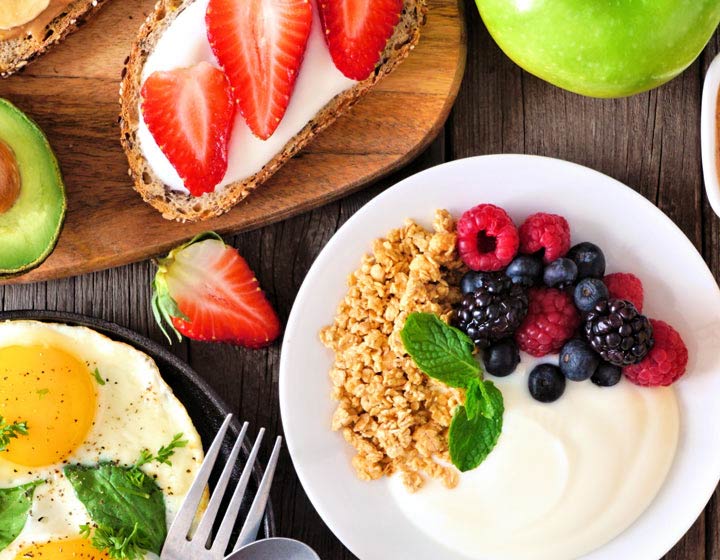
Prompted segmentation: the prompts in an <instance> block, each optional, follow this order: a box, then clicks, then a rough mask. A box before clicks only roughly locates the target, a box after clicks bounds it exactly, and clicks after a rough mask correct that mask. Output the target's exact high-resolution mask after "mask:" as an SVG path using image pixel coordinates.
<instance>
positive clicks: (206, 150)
mask: <svg viewBox="0 0 720 560" xmlns="http://www.w3.org/2000/svg"><path fill="white" fill-rule="evenodd" d="M141 95H142V102H141V110H142V115H143V119H144V120H145V123H146V124H147V127H148V129H149V130H150V133H151V134H152V135H153V138H154V139H155V142H157V145H158V146H159V147H160V149H161V150H162V152H163V154H165V157H167V158H168V160H169V161H170V163H171V164H172V165H173V167H174V168H175V170H176V171H177V172H178V175H180V177H181V178H182V180H183V182H184V183H185V186H186V187H187V189H188V190H189V191H190V194H192V195H193V196H200V195H201V194H203V193H206V192H212V191H213V190H215V187H216V186H217V184H218V183H219V182H220V181H222V178H223V177H224V176H225V172H226V171H227V165H228V143H229V142H230V133H231V131H232V125H233V121H234V119H235V104H234V103H233V101H232V90H231V88H230V84H229V83H228V81H227V78H226V77H225V74H223V73H222V72H221V71H220V70H218V69H217V68H215V67H214V66H213V65H212V64H210V63H208V62H201V63H199V64H196V65H195V66H191V67H190V68H178V69H176V70H170V71H168V72H153V73H152V74H151V75H150V77H148V79H147V80H145V83H144V84H143V87H142V92H141Z"/></svg>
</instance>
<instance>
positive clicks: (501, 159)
mask: <svg viewBox="0 0 720 560" xmlns="http://www.w3.org/2000/svg"><path fill="white" fill-rule="evenodd" d="M485 163H487V164H489V165H494V164H497V165H501V166H502V165H507V166H509V168H512V167H513V166H531V167H532V166H539V167H541V168H542V167H543V166H547V167H548V168H556V169H557V170H561V169H562V168H565V169H566V170H572V171H574V172H581V173H583V174H586V175H587V176H588V177H591V176H593V177H594V178H595V179H596V180H599V181H601V182H603V183H604V184H605V185H606V187H607V188H608V189H611V190H612V189H614V190H615V191H616V192H617V193H618V194H622V195H623V196H626V197H627V198H628V199H631V200H634V201H635V202H636V203H638V204H640V205H642V206H645V207H646V208H647V210H648V211H649V212H650V213H651V214H652V215H653V219H655V220H657V221H658V222H659V223H660V224H662V226H663V227H665V228H669V229H670V230H672V232H673V234H674V235H675V236H676V237H678V239H679V242H680V243H682V244H683V245H684V249H685V250H686V253H687V255H686V256H688V257H689V258H690V259H691V260H693V261H694V262H695V264H696V266H697V268H698V269H699V270H702V271H703V272H702V275H703V278H702V280H703V281H704V282H707V281H710V282H711V283H712V286H713V287H714V288H713V290H714V294H715V298H714V300H715V303H716V304H717V302H719V301H720V288H719V287H718V286H717V283H716V281H715V279H714V277H713V276H712V273H711V272H710V270H709V269H708V267H707V265H706V263H705V261H704V260H703V258H702V256H701V255H700V254H699V253H698V252H697V250H696V248H695V247H694V245H693V244H692V243H691V242H690V240H689V239H688V238H687V237H686V236H685V234H684V233H683V232H682V230H680V228H679V227H678V226H677V225H676V224H675V223H674V222H673V221H672V220H670V218H669V217H667V216H666V215H665V214H664V213H663V212H662V211H660V210H659V209H658V208H657V207H655V206H654V205H653V204H652V203H650V202H649V201H648V200H646V199H645V198H644V197H643V196H642V195H640V194H639V193H637V192H636V191H634V190H632V189H630V188H628V187H627V186H625V185H624V184H622V183H621V182H619V181H617V180H615V179H613V178H611V177H609V176H607V175H605V174H603V173H600V172H598V171H595V170H592V169H590V168H587V167H584V166H581V165H579V164H575V163H572V162H567V161H563V160H559V159H554V158H548V157H544V156H529V155H524V154H496V155H484V156H475V157H470V158H465V159H461V160H455V161H452V162H447V163H444V164H441V165H438V166H435V167H432V168H429V169H426V170H424V171H422V172H420V173H417V174H415V175H413V176H410V177H408V178H406V179H404V180H403V181H401V182H399V183H397V184H396V185H394V186H393V187H391V188H389V189H387V190H386V191H384V192H383V193H381V194H380V195H378V196H377V197H375V198H374V199H372V200H371V201H369V202H368V203H367V204H366V205H365V206H363V207H362V208H361V209H360V210H358V211H357V212H356V213H355V214H354V215H353V216H352V217H351V218H349V219H348V220H347V222H346V223H345V224H343V226H342V227H341V228H339V230H338V231H337V232H336V233H335V235H334V236H333V237H332V238H331V239H330V241H329V242H328V243H327V245H326V246H325V247H324V248H323V250H322V251H321V252H320V254H319V255H318V257H317V259H316V260H315V262H314V264H313V265H312V267H311V268H310V270H309V272H308V274H307V276H306V278H305V280H304V282H303V284H302V286H301V288H300V290H299V291H298V295H297V297H296V300H295V304H294V305H293V309H292V311H291V313H290V317H289V319H288V323H287V328H286V331H285V332H286V335H285V341H284V343H283V349H282V350H283V351H282V352H281V358H280V377H279V396H280V410H281V416H282V419H283V425H284V429H285V436H286V440H287V444H288V449H289V452H290V455H291V457H292V460H293V464H294V466H295V470H296V472H297V474H298V478H299V479H300V482H301V484H302V485H303V488H304V489H305V491H306V493H307V495H308V497H309V498H310V500H311V502H312V503H313V505H314V506H315V508H316V510H317V511H318V513H319V514H320V516H321V517H322V518H323V520H324V521H325V523H326V524H327V525H328V527H329V528H330V529H331V530H332V531H333V533H334V534H335V535H336V536H337V537H338V538H339V539H340V540H341V541H342V542H343V544H345V546H347V547H348V548H349V549H350V550H351V551H352V552H353V553H354V554H356V555H357V556H359V557H360V558H363V556H362V554H361V553H362V550H360V548H359V547H358V546H357V545H358V538H357V537H354V536H353V535H352V534H351V533H352V531H349V530H348V529H347V528H345V527H341V526H338V525H337V524H336V523H334V521H333V519H332V517H331V515H330V513H329V511H328V508H327V507H326V503H325V500H324V498H323V496H322V492H321V491H320V488H319V486H317V485H314V484H312V482H311V481H310V480H309V479H308V477H307V473H306V472H305V468H304V465H303V464H302V463H300V462H299V461H297V460H296V457H297V451H298V449H297V442H296V437H297V432H296V431H295V427H294V426H292V423H290V422H286V419H287V418H288V416H290V412H291V398H292V394H291V393H290V392H289V389H290V388H289V386H288V378H289V373H288V372H289V371H290V370H291V367H292V364H291V363H290V361H289V360H290V359H289V358H288V353H287V352H286V351H285V350H286V346H287V345H288V341H289V340H291V339H292V338H293V335H294V333H295V332H296V331H297V330H298V329H301V328H302V320H303V318H302V317H301V315H300V313H299V311H298V310H299V308H300V307H301V305H300V304H301V302H303V301H304V300H305V299H306V297H307V294H308V292H309V291H310V290H312V289H313V282H314V280H315V277H316V276H317V275H318V274H320V272H321V270H322V268H323V267H324V266H326V265H327V264H328V263H329V262H330V260H331V259H332V255H333V253H334V252H335V251H336V249H337V248H338V247H339V246H341V245H342V243H343V241H344V237H345V235H347V232H350V231H351V230H352V229H353V228H354V227H355V225H356V224H358V223H360V222H362V221H363V220H365V217H366V216H367V215H369V214H371V213H372V212H373V211H374V210H375V209H377V208H379V207H381V206H382V205H383V204H384V203H385V201H386V200H387V199H389V198H390V197H392V196H394V194H395V193H396V191H398V190H401V189H406V188H408V187H409V186H410V185H412V184H413V183H414V182H417V181H419V180H420V179H422V178H426V177H429V176H431V175H434V174H437V173H441V172H443V171H449V170H451V169H454V168H460V169H462V168H464V167H466V166H467V167H468V168H473V167H474V166H475V165H479V166H480V167H482V166H483V165H484V164H485ZM544 170H545V171H547V169H544ZM479 202H482V201H478V203H479ZM429 211H430V212H432V211H433V209H429ZM405 217H406V215H404V214H403V213H402V212H401V211H399V212H398V216H397V225H398V226H399V225H400V224H401V223H402V221H403V220H404V218H405ZM384 233H386V232H382V231H381V232H377V235H376V236H375V237H378V236H382V235H384ZM368 250H369V247H368ZM361 256H362V255H361V254H358V255H357V256H356V257H357V259H356V260H357V263H359V259H360V258H361ZM348 272H349V271H348ZM336 303H337V302H336ZM318 344H320V343H319V341H318ZM323 373H325V374H326V372H323ZM329 388H330V384H329V383H328V393H329ZM328 398H329V396H328ZM328 431H330V430H329V427H328ZM344 445H345V444H344ZM714 451H715V454H714V456H713V457H712V462H711V463H705V467H704V469H703V471H702V477H699V478H702V483H701V484H700V485H699V486H701V487H702V491H700V492H695V495H694V497H693V500H692V502H691V503H689V502H686V503H685V508H684V511H685V512H686V513H685V515H684V517H683V520H682V522H677V523H674V524H673V525H672V526H670V527H663V531H662V532H661V533H660V534H659V537H660V538H658V535H653V538H654V543H644V544H647V546H648V547H647V548H645V549H644V550H643V551H642V558H643V559H645V558H647V559H657V558H660V557H662V556H663V555H664V554H665V553H666V552H667V551H669V550H670V549H671V548H672V547H673V546H674V545H675V544H676V543H677V542H678V541H679V540H680V539H681V538H682V536H683V535H684V534H685V533H686V532H687V531H688V530H689V529H690V527H691V526H692V525H693V523H694V522H695V520H696V519H697V517H698V516H699V515H700V514H701V513H702V511H703V509H704V508H705V506H706V504H707V502H708V501H709V500H710V498H711V497H712V495H713V493H714V491H715V488H716V486H717V484H718V481H720V453H719V452H718V451H720V446H718V449H717V450H714ZM679 452H680V451H678V453H679ZM673 468H674V467H673ZM671 471H672V469H671ZM661 492H662V490H661ZM687 511H691V512H692V513H691V514H688V513H687ZM646 514H647V512H645V513H643V514H642V515H641V516H640V518H639V519H638V521H639V520H640V519H643V518H644V517H645V516H646ZM633 526H634V524H633ZM633 526H631V527H630V528H628V529H627V530H626V531H625V532H623V533H622V534H621V535H619V536H618V537H617V538H616V539H615V540H613V541H610V543H607V544H606V545H604V546H602V547H600V548H598V549H596V550H594V551H592V552H590V553H588V554H587V555H586V556H583V558H587V559H588V560H591V559H592V560H600V559H603V560H604V559H606V558H607V559H608V560H609V559H610V558H612V556H607V554H606V553H604V551H605V549H606V548H609V547H610V546H611V545H612V544H613V543H615V541H616V540H618V539H619V538H620V537H622V536H623V535H624V534H625V533H627V532H629V531H630V529H632V527H633ZM635 558H636V560H640V558H641V556H639V555H637V556H635Z"/></svg>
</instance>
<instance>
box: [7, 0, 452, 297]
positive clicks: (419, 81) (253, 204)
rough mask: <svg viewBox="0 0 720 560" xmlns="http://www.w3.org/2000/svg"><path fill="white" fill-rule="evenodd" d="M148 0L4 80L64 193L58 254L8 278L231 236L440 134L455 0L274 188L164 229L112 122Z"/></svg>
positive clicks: (373, 173)
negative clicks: (48, 150)
mask: <svg viewBox="0 0 720 560" xmlns="http://www.w3.org/2000/svg"><path fill="white" fill-rule="evenodd" d="M155 1H156V0H116V1H114V2H109V3H108V4H107V5H106V7H104V8H103V9H102V10H101V12H100V13H99V14H98V15H97V16H96V17H95V18H93V19H92V20H91V21H90V22H88V23H87V24H86V26H85V27H84V28H82V29H81V30H80V31H79V32H78V33H76V34H75V35H73V36H71V37H70V38H69V39H67V40H66V41H65V43H63V44H61V45H59V46H58V47H56V48H55V49H54V50H52V51H51V52H50V53H49V54H48V55H46V56H44V57H43V58H41V59H40V60H38V61H37V62H35V63H33V64H31V65H30V66H29V67H28V68H27V69H26V71H25V72H23V73H21V74H19V75H17V76H12V77H11V78H9V79H7V80H1V81H0V97H6V98H8V99H10V100H11V101H12V102H14V103H15V104H16V105H18V106H19V107H20V108H21V109H23V110H24V111H26V112H27V113H28V114H29V115H30V116H31V117H32V118H34V119H35V120H36V121H37V122H38V123H39V124H40V126H41V127H42V128H43V129H44V130H45V131H46V133H47V135H48V137H49V139H50V143H51V144H52V146H53V147H54V149H55V151H56V153H57V156H58V159H59V161H60V165H61V168H62V171H63V174H64V177H65V182H66V186H67V191H68V214H67V219H66V223H65V228H64V230H63V232H62V235H61V237H60V240H59V242H58V246H57V248H56V250H55V251H54V253H53V254H52V255H51V256H50V258H48V260H47V261H46V262H45V263H44V264H43V265H41V266H40V267H39V268H37V269H36V270H34V271H32V272H30V273H28V274H25V275H23V276H18V277H16V278H13V279H10V280H6V282H7V283H16V282H34V281H38V280H46V279H50V278H60V277H64V276H71V275H74V274H81V273H86V272H92V271H96V270H102V269H105V268H109V267H112V266H118V265H122V264H127V263H130V262H134V261H137V260H141V259H146V258H148V257H151V256H155V255H158V254H159V253H161V252H164V251H167V250H168V249H169V248H171V247H173V246H174V245H177V244H178V243H179V242H180V241H182V240H185V239H188V238H190V237H192V236H194V235H195V234H197V233H200V232H202V231H207V230H209V229H212V230H215V231H218V232H221V233H225V234H227V233H237V232H239V231H243V230H247V229H250V228H255V227H259V226H261V225H265V224H268V223H272V222H275V221H277V220H280V219H284V218H287V217H289V216H292V215H295V214H298V213H300V212H303V211H306V210H309V209H311V208H315V207H317V206H320V205H322V204H325V203H327V202H329V201H331V200H335V199H337V198H338V197H340V196H342V195H343V194H347V193H349V192H351V191H353V190H357V189H358V188H359V187H361V186H363V185H365V184H367V183H368V182H369V181H372V180H375V179H377V178H379V177H382V176H384V175H386V174H387V173H389V172H391V171H392V170H394V169H397V168H398V167H400V166H402V165H403V164H405V163H407V162H408V161H409V160H411V159H412V158H413V157H415V156H416V155H417V154H418V153H419V152H420V151H422V150H423V149H424V148H425V147H426V146H427V145H428V143H429V142H431V141H432V140H433V139H434V138H435V137H436V136H437V134H438V132H439V131H440V129H441V128H442V126H443V124H444V123H445V120H446V118H447V116H448V113H449V111H450V108H451V107H452V103H453V102H454V100H455V96H456V95H457V91H458V88H459V86H460V81H461V79H462V75H463V71H464V65H465V46H466V43H465V30H464V26H463V20H462V18H460V17H459V14H458V10H459V7H458V6H459V4H458V0H428V6H429V10H428V15H427V23H426V25H425V26H424V27H423V30H422V35H421V37H422V38H421V41H420V43H419V45H418V46H417V48H416V49H415V50H414V51H413V52H412V53H411V54H410V56H409V57H408V59H407V60H406V61H404V62H403V64H402V65H401V66H400V67H399V68H398V69H397V70H396V71H395V72H393V74H391V75H390V76H389V77H388V78H387V79H385V80H383V81H382V82H380V83H379V84H378V85H377V86H376V87H375V88H374V89H373V90H372V91H371V92H370V93H369V94H368V95H367V96H366V97H365V98H363V99H362V100H361V101H360V102H359V103H358V105H357V106H356V107H354V108H353V109H352V110H351V111H349V112H348V113H347V114H345V115H343V116H342V117H341V118H340V119H339V120H338V121H337V122H336V123H335V124H334V125H333V126H332V127H330V128H329V129H328V130H326V131H324V132H323V133H322V134H320V135H319V136H318V137H317V138H316V139H315V141H313V142H312V143H311V144H310V145H309V146H308V147H307V148H306V149H305V150H304V151H303V152H301V153H300V154H299V155H298V156H297V157H295V158H293V159H292V160H291V161H289V162H288V163H287V165H285V166H284V167H283V168H282V169H281V170H280V171H279V172H278V173H277V174H276V175H275V176H274V177H273V178H272V179H271V180H270V181H268V182H267V183H266V184H265V185H263V186H262V187H261V188H259V189H258V190H257V191H256V192H255V193H254V194H252V196H250V197H249V198H247V199H246V200H244V201H243V202H241V203H240V204H238V205H237V206H236V207H235V208H234V209H233V210H231V211H230V212H229V213H227V214H225V215H223V216H220V217H218V218H215V219H212V220H208V221H205V222H201V223H197V224H179V223H175V222H168V221H167V220H164V219H163V218H162V216H161V215H160V213H159V212H157V211H156V210H154V209H153V208H151V207H150V206H149V205H147V204H145V203H144V202H143V201H142V199H141V198H140V196H139V195H138V194H137V193H135V191H134V190H133V189H132V182H131V180H130V178H129V177H128V173H127V169H128V164H127V160H126V159H125V155H124V154H123V151H122V149H121V147H120V141H119V135H120V132H119V128H118V126H117V118H118V113H119V109H120V107H119V104H118V88H119V78H120V72H121V70H122V67H123V62H124V60H125V58H126V57H127V55H128V54H129V52H130V46H131V44H132V42H133V40H134V37H135V36H136V34H137V31H138V29H139V26H140V24H141V22H142V20H143V19H144V18H145V17H146V15H147V14H148V13H149V11H150V10H151V9H152V7H153V6H154V4H155ZM118 231H122V232H123V234H122V235H118ZM0 282H1V281H0Z"/></svg>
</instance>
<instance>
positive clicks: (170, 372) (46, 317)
mask: <svg viewBox="0 0 720 560" xmlns="http://www.w3.org/2000/svg"><path fill="white" fill-rule="evenodd" d="M12 320H29V321H44V322H46V323H63V324H65V325H78V326H83V327H88V328H91V329H93V330H96V331H98V332H99V333H102V334H104V335H105V336H107V337H109V338H112V339H113V340H117V341H120V342H125V343H126V344H129V345H130V346H134V347H135V348H137V349H138V350H140V351H142V352H145V353H146V354H147V355H148V356H150V357H151V358H152V359H153V360H155V363H156V364H157V365H158V367H159V368H160V373H161V374H162V377H163V379H164V380H165V382H166V383H167V384H168V385H169V386H170V388H171V389H172V390H173V392H174V393H175V395H176V396H177V398H178V399H179V400H180V402H181V403H183V405H185V408H186V409H187V411H188V414H189V415H190V418H191V419H192V421H193V424H195V427H196V428H197V431H198V433H199V434H200V437H201V438H202V441H203V446H204V447H205V449H207V448H208V446H209V445H210V443H211V442H212V440H213V438H214V437H215V434H216V433H217V430H218V429H219V428H220V424H222V421H223V420H224V419H225V416H227V415H228V414H229V413H230V412H231V410H230V409H229V408H228V406H227V405H226V404H225V403H224V402H223V401H222V400H220V397H218V396H217V394H216V393H215V391H213V389H212V388H211V387H210V386H209V385H208V384H207V383H206V382H205V380H204V379H202V378H201V377H200V376H199V375H198V374H197V373H195V372H194V371H193V370H192V369H191V368H190V366H188V365H187V364H186V363H185V362H183V361H182V360H180V359H179V358H177V357H176V356H175V355H174V354H172V353H170V352H169V351H168V350H166V349H165V348H163V347H162V346H160V345H159V344H157V343H155V342H153V341H152V340H150V339H148V338H146V337H144V336H141V335H139V334H137V333H135V332H133V331H131V330H129V329H126V328H124V327H121V326H119V325H116V324H114V323H109V322H107V321H103V320H102V319H95V318H94V317H86V316H84V315H77V314H75V313H65V312H62V311H4V312H0V322H1V321H12ZM259 429H260V426H250V428H249V429H248V434H250V436H251V437H254V434H256V433H257V431H258V430H259ZM239 433H240V422H239V421H238V418H237V416H235V417H234V418H233V421H232V423H231V424H230V429H229V430H228V436H226V438H225V444H224V445H223V448H222V451H221V452H220V459H219V461H218V464H223V465H224V464H225V461H224V460H227V457H228V456H229V455H230V450H231V449H232V445H233V443H234V441H235V440H236V438H237V436H238V434H239ZM251 444H252V442H249V441H248V440H247V439H246V440H245V443H244V444H243V449H242V455H243V456H244V457H245V458H247V456H248V454H249V452H250V446H251ZM223 459H224V460H223ZM243 466H244V461H239V465H238V467H236V468H235V471H234V472H233V476H232V482H231V483H230V488H233V486H234V484H235V483H236V482H237V480H238V479H239V478H240V473H241V472H242V467H243ZM216 470H218V469H216ZM262 474H263V469H262V467H260V466H258V464H256V465H255V468H254V469H253V475H252V477H251V479H250V485H249V489H248V492H251V494H248V496H254V495H255V491H256V490H257V485H258V483H259V482H260V479H261V478H262ZM217 475H218V473H214V476H213V478H211V480H210V485H211V487H212V486H213V485H214V483H215V479H216V478H217ZM251 503H252V500H251V499H246V500H244V502H243V510H244V511H242V512H241V514H240V520H242V519H244V516H245V514H246V513H247V509H249V507H250V504H251ZM224 505H225V504H223V507H224ZM221 513H222V512H221ZM218 517H219V518H222V515H220V516H218ZM260 533H261V534H260V535H258V538H262V537H265V538H269V537H272V536H274V535H275V518H274V515H273V509H272V503H270V502H268V505H267V509H266V510H265V519H263V524H262V527H261V529H260Z"/></svg>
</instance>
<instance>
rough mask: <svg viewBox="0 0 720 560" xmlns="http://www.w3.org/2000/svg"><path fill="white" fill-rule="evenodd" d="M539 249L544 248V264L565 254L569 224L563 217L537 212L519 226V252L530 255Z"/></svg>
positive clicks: (567, 248) (568, 239) (567, 244)
mask: <svg viewBox="0 0 720 560" xmlns="http://www.w3.org/2000/svg"><path fill="white" fill-rule="evenodd" d="M541 249H545V254H544V255H543V260H544V261H545V264H549V263H551V262H553V261H554V260H556V259H559V258H560V257H564V256H565V255H566V254H567V252H568V251H569V250H570V226H569V225H568V223H567V220H566V219H565V218H563V217H562V216H558V215H557V214H545V213H544V212H538V213H537V214H533V215H532V216H530V217H529V218H528V219H527V220H525V222H524V223H523V225H521V226H520V252H521V253H523V254H525V255H531V254H533V253H536V252H537V251H540V250H541Z"/></svg>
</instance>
